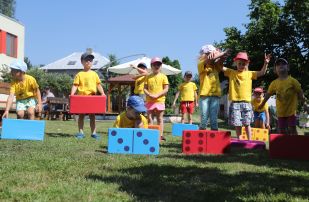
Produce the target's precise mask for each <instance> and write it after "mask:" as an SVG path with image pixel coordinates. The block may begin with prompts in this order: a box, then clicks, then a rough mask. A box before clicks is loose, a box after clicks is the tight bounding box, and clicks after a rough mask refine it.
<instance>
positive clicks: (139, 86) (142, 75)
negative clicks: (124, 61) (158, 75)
mask: <svg viewBox="0 0 309 202" xmlns="http://www.w3.org/2000/svg"><path fill="white" fill-rule="evenodd" d="M132 68H134V69H136V70H137V71H138V73H139V74H138V75H136V76H134V77H133V79H134V80H135V84H134V95H138V96H140V97H141V98H143V100H145V99H146V97H145V93H144V84H145V79H146V76H147V75H148V72H147V65H146V64H145V63H143V62H141V63H139V64H138V65H137V67H136V66H134V65H132Z"/></svg>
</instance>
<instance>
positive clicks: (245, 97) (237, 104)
mask: <svg viewBox="0 0 309 202" xmlns="http://www.w3.org/2000/svg"><path fill="white" fill-rule="evenodd" d="M270 57H271V55H270V54H269V55H266V54H265V56H264V65H263V67H262V69H261V70H260V71H249V69H248V67H249V63H250V60H249V57H248V55H247V53H246V52H239V53H238V54H237V55H236V57H235V58H234V62H235V63H236V66H237V70H234V69H230V68H226V67H223V68H222V70H223V72H224V75H225V76H227V77H229V100H230V102H231V104H230V108H229V122H230V124H231V125H232V126H235V129H236V134H237V137H239V136H240V135H241V128H242V126H245V128H246V132H247V134H248V137H249V139H251V127H250V124H251V121H252V106H251V92H252V80H256V79H257V78H258V77H260V76H263V75H264V74H265V72H266V69H267V66H268V63H269V61H270Z"/></svg>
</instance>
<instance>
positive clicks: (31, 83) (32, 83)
mask: <svg viewBox="0 0 309 202" xmlns="http://www.w3.org/2000/svg"><path fill="white" fill-rule="evenodd" d="M38 88H39V85H38V83H37V82H36V80H35V78H33V77H32V76H30V75H28V74H25V78H24V80H23V81H21V82H20V81H13V82H12V83H11V88H10V93H14V94H15V96H16V100H23V99H26V98H30V97H35V96H36V92H37V90H38Z"/></svg>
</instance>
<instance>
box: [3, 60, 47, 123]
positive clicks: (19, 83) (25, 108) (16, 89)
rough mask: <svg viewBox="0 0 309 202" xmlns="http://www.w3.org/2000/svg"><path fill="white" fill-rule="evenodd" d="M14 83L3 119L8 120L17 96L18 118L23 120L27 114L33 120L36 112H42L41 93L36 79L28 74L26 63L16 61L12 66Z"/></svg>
mask: <svg viewBox="0 0 309 202" xmlns="http://www.w3.org/2000/svg"><path fill="white" fill-rule="evenodd" d="M10 68H11V74H12V76H13V82H12V83H11V88H10V95H9V97H8V99H7V102H6V108H5V111H4V113H3V116H2V117H3V118H8V115H9V110H10V108H11V106H12V103H13V99H14V96H16V113H17V118H19V119H23V118H24V116H25V112H27V113H28V118H29V119H31V120H33V119H34V115H35V110H37V111H38V112H39V113H40V112H41V111H42V101H41V92H40V89H39V85H38V84H37V82H36V80H35V78H33V77H32V76H30V75H28V74H26V71H27V64H26V63H25V62H24V61H20V60H16V61H14V62H12V63H11V64H10Z"/></svg>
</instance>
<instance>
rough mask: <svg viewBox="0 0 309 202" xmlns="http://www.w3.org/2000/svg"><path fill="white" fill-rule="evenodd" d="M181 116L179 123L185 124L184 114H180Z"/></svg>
mask: <svg viewBox="0 0 309 202" xmlns="http://www.w3.org/2000/svg"><path fill="white" fill-rule="evenodd" d="M181 115H182V116H181V123H185V118H186V114H185V113H182V114H181Z"/></svg>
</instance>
